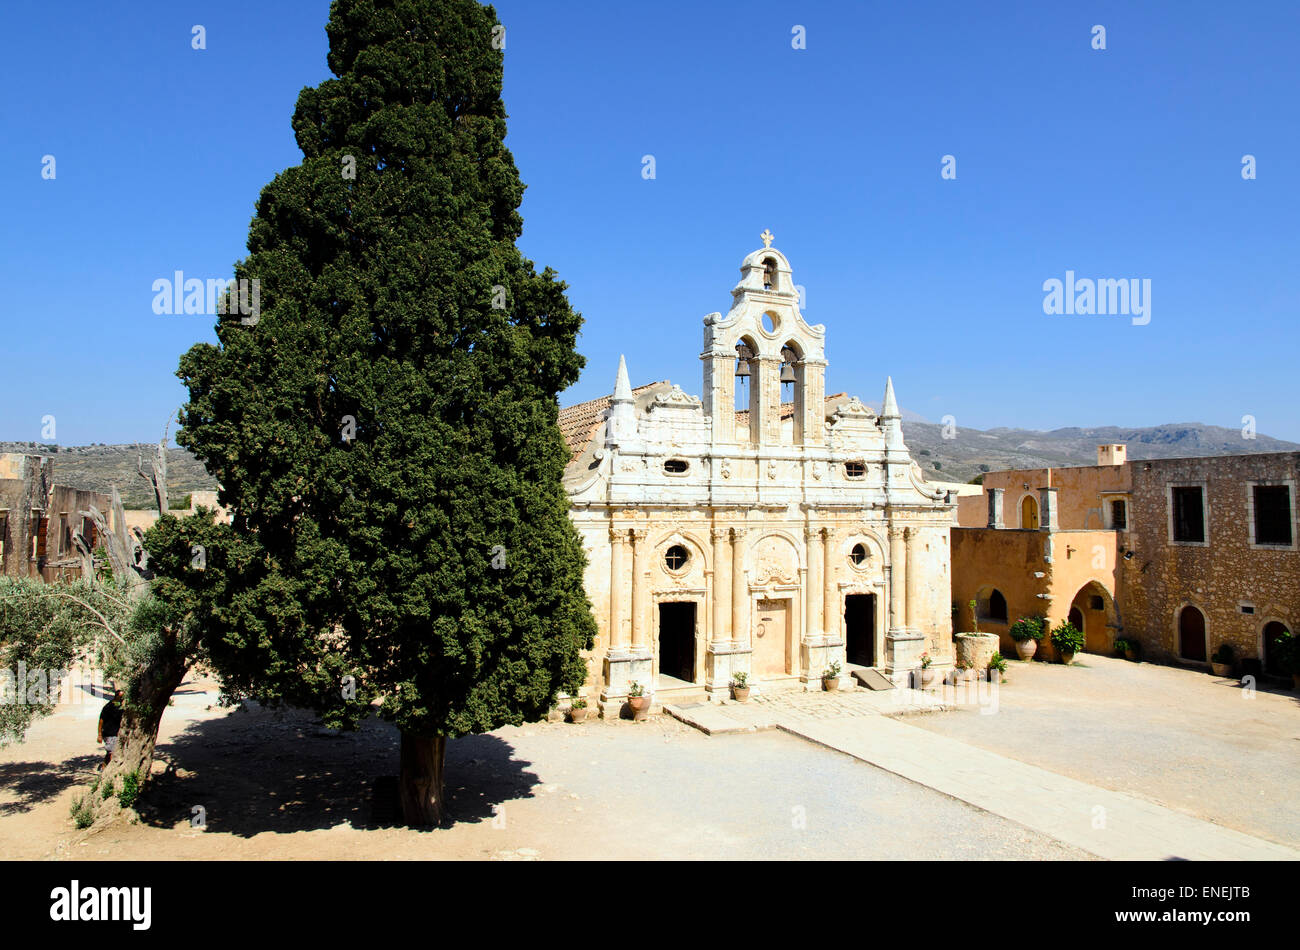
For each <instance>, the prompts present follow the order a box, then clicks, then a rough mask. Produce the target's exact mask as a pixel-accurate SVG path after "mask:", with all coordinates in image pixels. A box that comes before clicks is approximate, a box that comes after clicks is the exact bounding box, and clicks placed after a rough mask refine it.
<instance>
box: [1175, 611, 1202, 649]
mask: <svg viewBox="0 0 1300 950" xmlns="http://www.w3.org/2000/svg"><path fill="white" fill-rule="evenodd" d="M1178 651H1179V653H1180V654H1182V657H1183V659H1185V660H1199V661H1200V662H1202V663H1204V662H1205V615H1204V614H1203V613H1201V612H1200V611H1199V610H1197V609H1196V608H1195V607H1184V608H1183V612H1182V613H1181V614H1179V615H1178Z"/></svg>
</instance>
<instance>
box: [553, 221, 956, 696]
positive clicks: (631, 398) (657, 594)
mask: <svg viewBox="0 0 1300 950" xmlns="http://www.w3.org/2000/svg"><path fill="white" fill-rule="evenodd" d="M765 237H768V236H766V235H765ZM741 273H742V275H743V276H742V279H741V281H740V283H739V284H738V285H737V286H736V287H735V289H734V290H733V291H732V298H733V302H732V306H731V310H730V311H729V312H728V313H727V314H726V315H725V316H723V315H722V314H720V313H713V314H710V315H709V316H707V317H705V318H704V352H703V353H702V354H701V355H700V359H701V360H702V361H703V363H704V390H703V391H704V397H703V399H700V398H697V397H695V396H691V395H688V394H687V393H685V392H683V391H682V390H681V388H680V387H677V386H670V385H669V384H667V383H658V384H654V385H651V386H647V387H642V388H640V389H638V390H635V391H634V390H633V389H632V388H631V386H630V384H629V380H628V375H627V368H626V365H625V364H624V362H623V360H621V359H620V362H619V369H618V377H617V383H616V386H615V391H614V395H613V396H612V397H611V398H610V399H609V400H608V403H607V405H606V401H604V400H600V401H597V402H596V403H588V404H585V406H582V407H573V409H569V410H564V411H563V412H562V413H561V426H562V428H565V429H566V438H568V439H569V441H570V446H571V448H572V449H573V451H574V456H573V459H572V461H571V462H570V464H569V467H568V469H567V470H566V474H565V482H566V487H567V490H568V492H569V497H570V500H571V504H572V508H571V517H572V518H573V521H574V523H575V524H576V525H577V527H578V530H579V532H580V533H581V535H582V537H583V541H584V546H585V548H586V551H587V556H588V566H587V571H586V577H585V582H586V588H587V594H588V596H589V598H590V599H591V602H592V605H593V608H594V610H595V614H596V619H597V623H598V627H599V635H598V638H597V641H596V645H595V648H594V650H593V652H592V655H591V663H590V668H591V676H590V679H589V682H588V688H589V690H590V691H591V692H593V693H597V692H598V694H599V697H600V700H601V708H602V710H603V711H606V712H608V710H609V709H610V708H611V706H613V707H614V708H616V707H617V705H618V704H621V702H622V698H623V697H625V696H626V695H627V689H628V684H629V683H630V682H632V681H634V680H635V681H638V682H640V683H642V684H644V685H645V687H646V691H647V692H654V693H656V694H657V695H658V697H659V698H660V699H663V698H667V697H668V696H671V695H672V694H673V693H685V692H690V691H695V692H700V691H706V692H708V693H710V694H717V695H719V696H722V695H725V693H726V691H727V688H728V685H729V683H730V681H731V678H732V675H733V674H734V673H736V672H740V671H744V672H746V673H749V674H750V677H751V680H752V681H754V682H755V683H756V684H757V685H758V687H759V688H760V689H762V688H763V686H764V685H770V684H775V683H782V682H788V683H800V684H804V685H805V686H807V687H809V688H818V689H820V688H821V676H822V672H823V671H824V670H825V669H826V667H827V666H828V665H829V664H830V663H831V662H832V661H838V662H839V663H840V664H841V665H846V664H848V663H850V662H852V663H854V664H857V665H863V666H872V667H875V668H877V669H880V670H882V671H884V672H885V673H886V674H887V675H890V676H892V677H894V678H895V679H900V678H902V677H904V676H905V675H906V673H907V671H909V670H911V669H914V668H916V667H918V666H920V658H921V654H922V653H923V652H925V651H928V652H929V654H930V656H931V657H932V658H933V659H934V663H935V666H936V667H943V666H947V665H950V664H951V656H952V640H951V637H952V613H951V603H950V574H949V566H950V564H949V554H950V551H949V541H948V529H949V526H950V525H951V523H952V520H953V510H954V504H953V502H954V499H952V498H951V496H950V495H948V494H947V493H946V492H944V491H943V490H942V489H940V490H938V491H936V490H935V489H934V488H933V487H930V486H927V485H926V483H925V482H924V480H923V479H922V476H921V471H920V469H919V467H918V466H916V465H915V463H913V461H912V458H911V456H910V455H909V453H908V451H907V447H906V446H905V445H904V444H903V434H902V428H901V420H900V417H899V412H898V405H897V402H896V401H895V397H894V391H893V384H892V381H890V382H888V383H887V384H886V388H885V398H884V403H883V406H882V410H881V414H880V415H879V416H877V415H876V414H875V413H874V412H873V411H872V410H871V409H870V408H868V407H867V406H865V405H863V403H862V402H861V401H859V400H858V399H857V398H856V397H844V396H838V397H832V398H831V399H830V400H828V399H827V398H826V396H825V383H824V375H825V367H826V354H825V339H826V333H825V328H824V327H822V326H820V325H819V326H809V325H808V324H807V323H806V322H805V321H804V319H803V316H802V315H801V314H800V312H799V299H798V294H797V292H796V291H795V285H794V281H793V278H792V275H791V272H790V265H789V263H788V261H787V260H786V259H785V257H784V255H782V254H781V253H780V252H779V251H777V250H776V249H774V248H770V247H767V248H763V249H760V250H758V251H755V252H754V253H753V254H750V255H749V257H747V258H745V261H744V263H743V264H742V265H741ZM738 344H744V345H745V346H746V347H748V351H749V353H750V354H752V358H750V359H749V360H748V361H747V362H748V366H749V370H750V375H749V377H748V380H749V389H750V395H749V400H748V405H749V409H748V411H747V412H746V411H743V410H742V411H741V412H737V411H736V408H735V395H734V394H735V386H736V381H737V376H736V372H737V367H738V360H737V353H738V350H737V345H738ZM783 349H784V350H785V351H786V354H785V360H784V362H787V363H789V364H790V366H789V368H788V369H787V375H790V374H792V375H793V376H794V382H793V385H792V388H793V399H792V402H790V403H786V404H785V405H784V406H783V405H782V402H781V382H780V377H781V371H782V364H783V358H782V352H783ZM584 412H585V413H587V418H588V419H589V420H590V421H589V422H584V418H583V417H582V413H584ZM566 414H567V415H566ZM846 651H847V652H846Z"/></svg>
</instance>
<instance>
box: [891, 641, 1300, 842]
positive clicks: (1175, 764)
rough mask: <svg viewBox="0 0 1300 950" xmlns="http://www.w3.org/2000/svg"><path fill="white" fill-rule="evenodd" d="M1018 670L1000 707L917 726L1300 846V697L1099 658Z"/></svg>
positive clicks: (972, 709)
mask: <svg viewBox="0 0 1300 950" xmlns="http://www.w3.org/2000/svg"><path fill="white" fill-rule="evenodd" d="M1009 667H1010V669H1009V670H1008V680H1009V682H1008V684H1007V686H1006V687H1004V688H1002V689H1001V690H999V702H998V705H997V712H996V713H994V714H991V715H986V714H981V712H980V710H979V708H978V707H976V706H973V705H965V706H959V707H958V708H957V710H956V711H955V712H952V713H948V714H945V715H942V716H915V717H910V718H908V719H907V720H906V721H907V723H908V724H909V725H912V726H916V727H918V728H921V729H925V730H927V731H930V732H934V733H937V734H940V735H943V736H947V737H949V738H951V739H957V740H960V741H961V742H964V743H968V744H970V745H974V746H977V747H978V748H981V749H985V750H988V751H990V752H996V753H999V754H1000V755H1003V756H1006V757H1008V758H1012V759H1016V760H1018V761H1021V762H1025V763H1028V764H1030V765H1036V766H1038V767H1040V768H1043V769H1046V770H1048V771H1050V772H1055V773H1058V774H1060V775H1064V776H1068V777H1070V778H1073V779H1077V780H1078V781H1081V782H1087V783H1089V784H1092V785H1097V786H1100V787H1102V788H1106V789H1111V790H1113V791H1118V792H1126V793H1129V794H1132V795H1136V796H1138V797H1140V798H1143V799H1145V800H1147V801H1151V802H1155V803H1157V804H1161V805H1164V806H1165V807H1167V808H1171V809H1174V810H1176V811H1179V812H1182V813H1184V814H1188V815H1194V816H1196V817H1198V818H1202V819H1205V820H1207V821H1212V822H1214V823H1216V824H1220V825H1223V826H1225V827H1228V828H1233V829H1235V830H1237V831H1241V832H1244V833H1246V834H1250V835H1255V836H1257V837H1260V838H1264V839H1266V840H1269V841H1274V842H1277V843H1279V844H1284V845H1288V846H1289V847H1292V848H1300V807H1297V805H1296V803H1297V802H1300V694H1297V693H1295V692H1292V691H1285V690H1281V689H1271V688H1266V689H1260V690H1248V689H1244V688H1243V687H1242V686H1241V684H1240V683H1239V682H1238V681H1237V680H1235V679H1226V678H1222V677H1216V676H1210V675H1208V674H1206V673H1202V672H1199V671H1195V670H1186V669H1179V668H1176V667H1169V666H1158V665H1156V664H1152V663H1130V662H1129V661H1127V660H1122V659H1117V658H1113V657H1106V656H1094V655H1091V654H1080V655H1079V656H1078V658H1077V659H1076V660H1075V663H1074V665H1073V666H1069V667H1066V666H1062V665H1060V664H1051V663H1019V662H1010V663H1009Z"/></svg>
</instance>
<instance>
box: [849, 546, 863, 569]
mask: <svg viewBox="0 0 1300 950" xmlns="http://www.w3.org/2000/svg"><path fill="white" fill-rule="evenodd" d="M849 560H850V561H852V562H853V563H854V565H856V566H858V567H861V566H862V565H863V564H865V563H866V562H867V546H866V545H865V544H855V545H853V550H852V551H850V552H849Z"/></svg>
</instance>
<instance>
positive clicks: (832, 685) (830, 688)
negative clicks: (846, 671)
mask: <svg viewBox="0 0 1300 950" xmlns="http://www.w3.org/2000/svg"><path fill="white" fill-rule="evenodd" d="M839 688H840V678H839V677H838V676H823V677H822V689H824V690H826V692H828V693H833V692H835V691H836V690H837V689H839Z"/></svg>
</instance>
